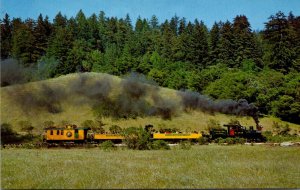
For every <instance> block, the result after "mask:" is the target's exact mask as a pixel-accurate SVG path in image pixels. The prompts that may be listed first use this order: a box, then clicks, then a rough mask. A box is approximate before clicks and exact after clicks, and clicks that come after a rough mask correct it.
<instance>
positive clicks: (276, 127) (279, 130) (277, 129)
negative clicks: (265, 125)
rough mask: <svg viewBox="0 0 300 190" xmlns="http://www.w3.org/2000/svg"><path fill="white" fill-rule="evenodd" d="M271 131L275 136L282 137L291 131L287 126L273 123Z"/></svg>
mask: <svg viewBox="0 0 300 190" xmlns="http://www.w3.org/2000/svg"><path fill="white" fill-rule="evenodd" d="M272 129H273V133H274V134H275V135H283V136H286V135H289V132H290V130H291V129H290V126H289V125H288V124H286V125H282V124H280V123H278V122H275V121H274V122H273V125H272Z"/></svg>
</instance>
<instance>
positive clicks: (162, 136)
mask: <svg viewBox="0 0 300 190" xmlns="http://www.w3.org/2000/svg"><path fill="white" fill-rule="evenodd" d="M201 137H202V135H201V134H200V133H153V139H157V140H158V139H159V140H196V139H199V138H201Z"/></svg>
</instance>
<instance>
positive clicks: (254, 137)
mask: <svg viewBox="0 0 300 190" xmlns="http://www.w3.org/2000/svg"><path fill="white" fill-rule="evenodd" d="M261 130H262V127H261V126H260V125H257V127H256V130H255V129H254V128H253V126H250V127H249V129H247V128H246V127H244V126H242V125H240V124H226V125H224V127H223V128H213V129H210V130H209V139H210V140H215V139H218V138H229V137H231V138H244V139H246V140H247V141H248V142H266V137H264V136H263V135H262V131H261Z"/></svg>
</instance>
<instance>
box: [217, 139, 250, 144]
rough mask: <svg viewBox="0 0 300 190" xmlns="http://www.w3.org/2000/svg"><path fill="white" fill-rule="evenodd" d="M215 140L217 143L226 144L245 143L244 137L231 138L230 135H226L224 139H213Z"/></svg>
mask: <svg viewBox="0 0 300 190" xmlns="http://www.w3.org/2000/svg"><path fill="white" fill-rule="evenodd" d="M215 142H216V143H218V144H224V143H226V144H228V145H232V144H245V143H246V139H244V138H239V137H237V138H231V137H228V138H226V139H223V138H221V137H219V138H217V139H215Z"/></svg>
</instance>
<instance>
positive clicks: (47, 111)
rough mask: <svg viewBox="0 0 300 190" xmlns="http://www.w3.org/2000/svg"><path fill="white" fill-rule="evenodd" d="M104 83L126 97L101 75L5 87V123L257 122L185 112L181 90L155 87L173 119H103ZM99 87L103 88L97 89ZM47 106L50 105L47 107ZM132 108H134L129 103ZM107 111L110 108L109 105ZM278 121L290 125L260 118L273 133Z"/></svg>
mask: <svg viewBox="0 0 300 190" xmlns="http://www.w3.org/2000/svg"><path fill="white" fill-rule="evenodd" d="M83 76H84V77H83ZM99 81H102V83H101V82H100V83H99ZM103 81H108V83H109V85H108V86H109V88H110V90H109V93H108V94H106V95H107V97H109V98H111V99H114V100H115V99H116V98H120V97H123V94H120V93H122V92H121V85H122V82H124V80H123V79H121V78H119V77H116V76H112V75H108V74H100V73H84V74H69V75H65V76H60V77H58V78H53V79H49V80H44V81H38V82H31V83H26V84H22V85H14V86H8V87H2V88H1V123H5V122H6V123H10V124H12V126H13V128H14V129H15V130H16V131H20V130H21V127H20V126H19V125H18V123H19V122H20V121H30V122H31V123H32V125H33V126H34V127H35V131H36V132H41V131H42V129H43V127H44V125H43V123H44V122H45V121H53V122H54V123H55V125H62V124H63V123H72V124H76V125H79V126H80V125H81V124H82V123H83V122H84V121H85V120H95V119H101V120H102V122H103V123H104V124H105V126H104V128H105V129H106V130H108V128H109V127H110V126H112V125H119V126H121V127H130V126H144V125H145V124H153V125H154V126H155V127H156V128H160V127H167V128H174V127H175V128H178V129H181V130H182V131H185V130H197V131H200V130H205V129H206V127H207V122H208V121H209V120H210V119H214V120H216V121H218V122H219V123H220V124H225V123H227V122H229V121H230V119H238V120H239V121H240V123H241V124H242V125H246V126H249V125H252V126H255V122H254V120H253V119H252V118H251V117H237V116H234V115H224V114H220V113H215V114H209V113H203V112H200V111H194V110H192V111H189V112H184V111H183V108H182V106H181V104H180V97H179V96H178V93H177V91H175V90H171V89H167V88H160V87H154V86H152V85H146V86H148V87H149V88H150V89H152V90H151V92H152V93H155V94H156V96H160V97H161V98H162V99H164V101H166V100H167V101H169V102H172V108H173V109H174V110H175V111H174V112H172V117H171V118H170V119H163V118H162V117H160V116H159V115H157V116H147V115H146V116H143V117H136V118H127V119H116V118H113V117H101V118H99V117H97V114H95V111H93V105H94V102H93V101H94V100H95V99H97V97H93V95H94V94H93V91H94V90H95V89H97V90H98V91H97V93H99V88H103V89H104V90H105V88H106V87H105V85H103V84H104V83H103ZM97 84H98V85H99V84H100V85H99V86H97ZM105 84H106V83H105ZM148 87H147V88H148ZM77 88H78V89H79V90H78V89H77ZM107 88H108V87H107ZM80 90H84V91H85V92H81V91H80ZM104 90H103V91H104ZM62 91H63V92H62ZM100 91H101V89H100ZM75 92H76V93H75ZM101 92H102V91H101ZM103 93H104V92H103ZM42 96H44V97H42ZM87 96H88V97H90V98H88V97H87ZM103 96H104V95H103ZM124 96H125V95H124ZM91 97H92V98H91ZM144 97H145V100H146V102H147V104H153V102H152V99H151V97H150V95H149V94H145V95H144ZM100 98H101V97H100ZM96 101H99V100H96ZM45 104H47V105H46V106H45ZM128 106H131V105H130V104H129V105H128ZM106 108H107V109H110V108H109V106H108V107H106ZM274 121H276V122H281V123H282V124H285V123H287V122H283V121H281V120H279V119H277V118H274V117H264V118H260V123H261V124H262V125H263V127H264V130H271V129H272V124H273V122H274ZM288 124H289V126H290V127H291V128H292V129H294V130H299V129H300V128H299V127H300V126H299V125H296V124H292V123H288Z"/></svg>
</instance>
